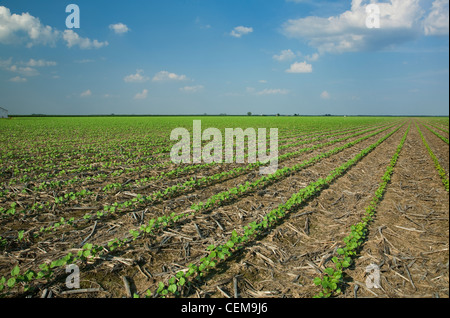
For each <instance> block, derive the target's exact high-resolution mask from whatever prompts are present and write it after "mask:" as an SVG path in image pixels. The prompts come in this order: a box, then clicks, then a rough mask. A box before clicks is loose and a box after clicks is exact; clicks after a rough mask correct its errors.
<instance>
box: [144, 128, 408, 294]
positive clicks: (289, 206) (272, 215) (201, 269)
mask: <svg viewBox="0 0 450 318" xmlns="http://www.w3.org/2000/svg"><path fill="white" fill-rule="evenodd" d="M401 127H402V126H400V127H398V128H397V129H395V130H393V131H392V132H390V133H388V134H387V135H386V136H384V137H382V138H380V139H379V140H378V141H377V142H375V143H373V144H372V145H370V146H369V147H367V148H365V149H363V150H362V151H361V152H359V153H358V154H357V155H356V156H355V157H353V158H352V159H350V160H348V161H347V162H345V163H344V164H342V165H341V166H339V167H338V168H336V169H334V170H333V171H332V172H331V173H330V174H328V176H327V177H325V178H320V179H318V180H317V181H315V182H311V183H310V184H309V185H308V186H306V187H305V188H303V189H301V190H300V191H299V192H297V193H295V194H293V195H292V196H291V197H290V199H289V200H288V201H287V202H286V203H284V204H280V205H279V206H278V207H277V208H276V209H274V210H272V211H270V212H269V213H267V214H266V215H265V216H264V217H263V218H262V220H261V221H259V222H258V221H254V222H251V223H249V224H248V225H246V226H244V228H243V229H242V234H238V232H237V231H236V230H234V231H233V232H232V234H231V237H229V239H228V240H227V241H226V243H224V244H220V245H217V246H215V245H210V246H209V247H208V249H207V251H208V252H207V256H205V257H203V258H201V259H200V262H199V264H189V266H188V268H187V269H186V270H184V271H179V272H177V273H176V274H175V275H174V276H173V277H170V278H169V279H168V281H167V282H163V281H161V282H159V284H158V289H157V290H156V292H155V294H153V292H152V291H151V290H147V291H146V295H147V296H148V297H151V296H162V297H166V296H168V295H170V294H172V295H174V296H179V295H180V293H181V292H182V290H183V289H184V288H186V287H187V286H189V285H191V284H193V283H194V282H195V281H200V280H201V279H202V278H203V277H204V275H205V274H206V273H207V272H209V271H210V270H212V269H214V268H215V267H216V266H217V265H218V264H219V263H220V262H222V261H224V260H226V259H227V258H229V257H231V256H232V255H233V254H234V253H236V252H237V251H239V250H241V249H242V248H244V247H245V246H246V244H248V243H249V242H250V241H251V240H254V239H257V237H258V236H260V235H263V234H264V233H265V232H267V231H268V230H269V229H270V228H272V227H274V226H276V225H277V224H279V223H280V222H281V221H282V220H283V219H285V218H286V217H287V215H289V213H291V212H292V211H295V210H297V209H298V208H299V207H301V206H302V205H303V204H304V203H305V202H306V201H308V200H309V199H310V198H311V197H313V196H315V195H317V194H318V193H320V192H321V191H322V190H323V189H325V188H326V187H327V186H328V185H329V184H331V183H332V182H333V181H335V180H336V179H337V178H339V177H340V176H342V175H343V174H344V173H345V172H346V171H347V170H348V169H350V167H352V166H353V165H355V164H356V163H357V162H359V161H360V160H361V159H362V158H364V157H365V156H366V155H367V154H368V153H370V152H371V151H372V150H374V149H375V148H376V147H377V146H378V145H380V144H381V143H382V142H384V141H385V140H386V139H387V138H389V137H390V136H392V135H393V134H394V133H395V132H397V131H398V130H399V129H400V128H401Z"/></svg>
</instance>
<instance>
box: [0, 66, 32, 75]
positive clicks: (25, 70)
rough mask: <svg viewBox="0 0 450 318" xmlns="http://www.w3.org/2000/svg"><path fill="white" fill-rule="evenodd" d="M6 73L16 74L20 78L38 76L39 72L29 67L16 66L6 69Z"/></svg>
mask: <svg viewBox="0 0 450 318" xmlns="http://www.w3.org/2000/svg"><path fill="white" fill-rule="evenodd" d="M7 70H8V71H10V72H14V73H18V74H20V75H22V76H28V77H29V76H37V75H39V72H38V71H37V70H36V69H34V68H32V67H29V66H25V67H24V66H17V65H12V66H10V67H9V68H7Z"/></svg>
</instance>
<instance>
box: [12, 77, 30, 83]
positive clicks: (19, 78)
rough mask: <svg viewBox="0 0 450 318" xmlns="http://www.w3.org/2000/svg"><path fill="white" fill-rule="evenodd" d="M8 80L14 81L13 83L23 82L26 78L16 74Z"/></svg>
mask: <svg viewBox="0 0 450 318" xmlns="http://www.w3.org/2000/svg"><path fill="white" fill-rule="evenodd" d="M9 81H10V82H14V83H25V82H27V81H28V80H27V79H26V78H24V77H20V76H16V77H13V78H11V79H10V80H9Z"/></svg>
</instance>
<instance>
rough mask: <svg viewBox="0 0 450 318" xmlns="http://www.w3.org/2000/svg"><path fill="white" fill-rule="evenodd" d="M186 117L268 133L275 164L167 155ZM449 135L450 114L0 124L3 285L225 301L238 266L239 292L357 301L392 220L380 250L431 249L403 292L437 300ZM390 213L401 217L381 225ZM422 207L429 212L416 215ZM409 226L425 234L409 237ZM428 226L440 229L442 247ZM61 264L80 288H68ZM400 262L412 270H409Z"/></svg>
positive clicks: (16, 291)
mask: <svg viewBox="0 0 450 318" xmlns="http://www.w3.org/2000/svg"><path fill="white" fill-rule="evenodd" d="M194 120H201V123H202V129H203V130H204V129H207V128H218V129H219V130H220V131H221V132H224V131H225V129H226V128H242V129H244V130H245V129H246V128H254V129H256V130H257V129H258V128H267V129H269V128H277V129H278V149H279V157H278V161H279V167H278V170H277V172H276V173H273V174H271V175H267V176H266V175H260V174H259V172H258V167H260V166H262V165H263V164H262V163H260V162H257V163H249V162H245V163H243V164H237V163H227V164H221V163H209V164H207V163H200V164H174V163H173V162H172V161H171V159H170V156H169V154H170V151H171V149H172V147H173V145H174V144H175V143H176V141H171V140H170V134H171V131H172V130H173V129H175V128H186V129H188V130H189V131H190V132H192V129H193V121H194ZM448 138H449V119H448V117H446V118H444V117H440V118H432V117H427V118H401V117H262V116H261V117H256V116H246V117H231V116H230V117H206V116H205V117H35V118H31V117H17V118H11V119H7V120H0V145H1V147H0V161H1V168H0V222H1V226H0V251H1V252H2V256H1V257H0V294H1V295H2V296H3V297H18V296H25V295H30V296H33V297H39V296H41V295H42V294H43V293H44V292H48V291H49V290H51V291H52V292H53V293H54V294H55V295H57V296H58V297H86V296H89V297H121V296H135V297H159V296H163V297H196V296H198V295H199V293H200V294H202V293H204V294H205V295H208V297H226V296H231V295H232V294H233V291H234V292H236V288H237V287H236V286H237V285H236V286H235V285H233V284H234V281H233V279H235V277H241V276H242V277H243V278H241V281H240V284H241V285H239V290H240V293H241V294H243V295H244V296H246V297H262V296H264V297H266V296H270V297H293V298H296V297H315V296H320V297H352V290H353V289H351V288H348V287H349V286H350V287H352V286H354V284H355V280H356V278H355V277H357V275H360V274H361V271H363V270H364V266H366V265H367V264H366V263H364V261H368V258H369V257H367V255H366V254H364V253H365V252H366V250H365V248H366V246H367V245H370V244H371V242H374V241H375V240H376V239H379V238H375V237H373V236H371V235H375V234H376V232H377V229H378V228H379V227H381V226H388V227H392V228H393V229H397V230H398V228H406V229H409V231H408V230H404V231H405V232H406V233H402V234H405V235H404V236H401V237H400V238H391V237H390V239H389V241H393V242H394V243H392V246H391V253H388V252H386V251H385V254H384V255H385V259H386V260H387V259H389V260H392V259H394V258H395V259H399V258H400V257H401V255H402V256H405V255H406V254H407V255H408V257H413V256H414V257H419V255H420V253H423V252H424V250H423V248H425V247H424V246H428V247H431V251H436V252H435V254H429V255H430V256H429V257H428V258H427V261H429V262H430V263H429V264H428V265H429V266H431V267H430V268H432V269H433V271H432V270H429V272H430V273H431V272H433V274H430V275H431V276H433V277H428V278H427V280H426V281H425V282H424V283H423V284H422V285H421V286H420V287H419V286H416V288H415V289H412V288H408V287H405V286H403V289H402V293H404V294H405V295H408V296H423V295H429V294H431V295H433V293H438V294H441V296H445V295H447V297H448V284H447V287H445V279H444V280H442V279H437V278H436V277H439V276H442V275H444V277H446V278H447V283H448V269H447V272H446V274H445V273H444V274H443V272H442V268H441V267H439V265H438V264H445V260H446V261H447V264H448V173H449V162H448ZM205 143H206V141H204V144H205ZM267 145H268V141H267ZM246 153H247V152H246ZM419 169H420V170H419ZM399 170H400V171H399ZM396 178H398V179H396ZM396 187H397V188H396ZM431 190H432V191H433V193H432V194H430V192H429V191H431ZM424 193H428V194H427V196H428V197H424ZM390 195H392V196H393V195H399V198H400V199H398V200H397V201H396V200H395V199H392V198H390ZM413 197H415V198H416V199H415V200H418V201H414V200H413V199H411V198H413ZM401 198H409V200H410V201H408V202H410V203H404V204H406V207H404V206H402V205H401V204H402V203H401ZM421 200H422V201H421ZM412 202H416V203H412ZM396 204H400V206H397V205H396ZM408 206H410V207H409V208H407V207H408ZM391 209H394V210H398V211H403V212H402V213H403V216H402V214H400V216H401V217H400V218H399V219H395V220H394V219H389V220H390V221H389V224H378V223H377V222H378V221H377V220H379V219H377V215H378V217H381V216H382V215H385V216H386V217H387V218H391V217H393V215H394V214H392V211H391ZM430 210H433V211H435V214H433V217H438V218H439V220H440V222H439V223H436V222H434V221H430V219H426V220H425V221H424V220H423V219H422V218H420V217H417V215H422V213H423V212H420V211H430ZM389 211H391V212H389ZM405 213H406V214H405ZM407 213H411V215H408V214H407ZM405 215H406V217H407V218H409V219H410V220H411V219H412V220H413V222H409V221H408V219H406V222H407V224H406V225H405V224H403V223H402V222H405ZM416 218H417V219H416ZM381 219H382V218H381ZM396 222H397V223H396ZM408 222H409V223H408ZM394 226H397V228H395V227H394ZM411 228H414V229H415V232H414V231H413V230H411ZM445 228H447V232H446V230H445ZM380 233H381V232H380ZM417 233H422V234H421V235H422V236H421V239H424V238H426V239H427V240H428V243H423V244H425V245H424V246H422V245H421V244H422V243H420V242H419V241H418V243H417V244H415V246H414V248H412V247H410V246H409V245H407V244H410V243H411V241H412V240H417V239H418V238H416V237H414V238H411V237H408V235H415V234H417ZM423 233H425V234H423ZM431 233H434V234H431ZM430 235H431V236H430ZM433 235H435V236H433ZM436 235H437V236H438V237H439V238H441V237H442V236H443V237H444V238H445V237H447V252H445V250H444V252H439V250H440V249H442V245H439V244H441V243H439V241H440V239H436ZM396 239H398V241H395V240H396ZM421 242H422V241H421ZM402 244H405V246H404V247H403V246H402ZM428 247H427V248H428ZM394 248H395V249H396V252H395V253H397V254H395V253H394V252H392V250H393V249H394ZM411 248H412V250H411ZM407 250H408V251H409V252H406V251H407ZM398 251H400V252H398ZM429 251H430V250H428V252H429ZM367 253H369V254H370V253H371V255H372V254H373V253H374V252H373V251H372V250H368V251H367ZM405 253H406V254H405ZM361 255H366V256H365V257H362V258H361ZM399 255H400V256H399ZM427 255H428V254H427ZM373 257H374V258H376V256H373ZM405 257H406V256H405ZM360 260H362V261H361V262H362V263H359V262H360ZM70 264H75V265H77V266H78V267H79V269H80V276H81V286H79V288H81V289H79V292H76V290H77V289H75V290H72V289H68V287H67V286H68V285H67V280H66V278H67V275H68V274H67V273H66V271H65V268H66V266H68V265H70ZM243 264H244V265H243ZM249 264H250V265H249ZM383 264H384V263H383ZM242 266H244V267H245V268H246V270H245V271H242V272H240V270H241V269H242V268H243V267H242ZM391 269H392V273H391V275H392V276H389V278H388V279H389V280H390V281H391V283H392V285H393V289H399V288H401V287H399V285H396V284H397V283H396V282H397V280H400V281H402V278H401V277H400V278H399V277H398V275H397V277H396V275H395V271H396V270H395V268H394V267H392V266H391V267H389V270H391ZM266 271H268V272H271V273H272V274H268V273H267V272H266ZM388 273H390V272H389V271H388ZM402 273H403V274H400V275H401V276H403V277H405V276H406V277H407V279H408V277H411V281H416V282H417V280H418V278H419V277H420V275H423V272H422V271H421V269H420V268H419V267H414V266H413V265H411V267H410V276H408V275H407V274H406V273H405V272H402ZM267 275H269V276H270V277H272V279H270V280H269V281H270V282H268V281H267V279H265V277H266V278H267V277H268V276H267ZM363 275H364V274H363ZM352 277H353V279H352ZM294 278H296V279H295V280H294V281H292V279H294ZM433 278H436V279H434V280H433ZM244 279H245V281H246V282H248V284H247V285H245V284H244V283H243V281H244ZM358 279H360V280H361V279H364V278H361V277H359V278H358ZM124 282H127V283H124ZM130 282H131V283H132V284H131V285H130ZM277 282H278V283H277ZM399 284H400V283H399ZM403 285H404V282H403ZM124 286H131V287H130V288H128V287H124ZM250 286H251V287H250ZM345 287H347V288H345ZM445 288H447V289H446V290H447V292H445ZM268 291H271V293H269V292H268ZM265 292H267V293H265ZM360 292H361V293H366V294H367V295H370V292H368V291H366V290H365V289H364V290H361V291H360ZM375 292H377V293H378V290H376V291H375ZM385 293H386V294H387V295H389V292H388V291H387V290H385Z"/></svg>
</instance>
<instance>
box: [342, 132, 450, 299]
mask: <svg viewBox="0 0 450 318" xmlns="http://www.w3.org/2000/svg"><path fill="white" fill-rule="evenodd" d="M414 128H415V127H414ZM439 141H441V140H439ZM372 263H373V264H377V265H380V270H381V287H382V288H380V289H376V288H374V289H371V290H369V289H367V288H365V287H364V286H365V280H366V278H367V277H366V276H365V275H366V273H365V269H366V267H367V266H368V265H369V264H372ZM349 275H350V276H351V278H352V279H353V282H352V283H351V284H350V288H348V292H347V293H346V295H345V296H346V297H354V296H355V295H354V292H353V290H354V289H355V286H356V285H358V286H360V287H359V289H358V292H357V297H383V298H384V297H391V298H396V297H403V298H405V297H406V298H415V297H420V298H428V297H429V298H431V297H441V298H442V297H445V298H447V297H449V195H448V192H447V191H446V190H445V189H444V186H443V184H442V182H441V180H440V177H439V175H438V173H437V171H436V169H435V167H434V165H433V162H432V161H431V160H430V156H429V154H428V152H427V150H426V148H425V146H424V145H423V143H422V140H421V139H420V135H419V133H418V132H417V130H416V129H411V133H410V136H409V137H408V139H407V140H406V142H405V145H404V149H403V150H402V153H401V156H400V158H399V160H398V163H397V166H396V168H395V170H394V174H393V176H392V180H391V183H390V184H389V186H388V189H387V192H386V194H385V196H384V199H383V201H382V202H381V203H380V204H379V206H378V208H377V212H376V220H375V222H374V223H373V224H372V225H371V226H370V234H369V238H368V241H367V243H366V244H365V245H364V248H363V249H362V251H361V257H360V258H359V259H358V260H357V262H356V268H355V270H354V271H352V272H349Z"/></svg>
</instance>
